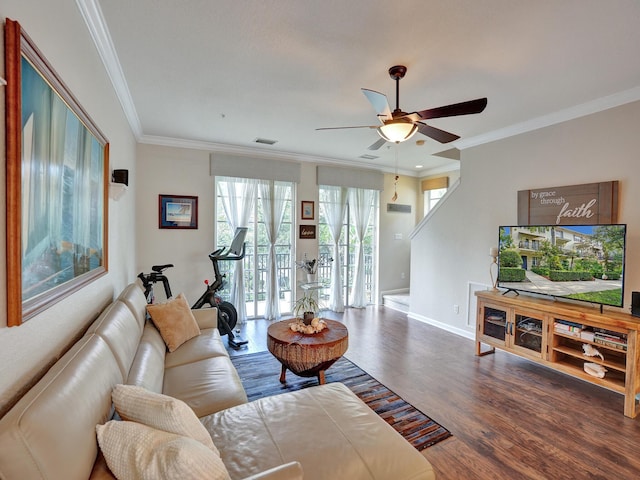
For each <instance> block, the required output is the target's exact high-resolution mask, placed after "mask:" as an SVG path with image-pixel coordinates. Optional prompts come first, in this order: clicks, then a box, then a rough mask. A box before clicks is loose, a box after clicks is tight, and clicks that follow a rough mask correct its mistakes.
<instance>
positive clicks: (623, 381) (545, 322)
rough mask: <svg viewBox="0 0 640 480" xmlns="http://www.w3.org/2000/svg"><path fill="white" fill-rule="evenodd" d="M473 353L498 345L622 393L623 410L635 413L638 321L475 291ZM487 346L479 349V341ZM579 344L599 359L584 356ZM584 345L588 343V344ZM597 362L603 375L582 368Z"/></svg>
mask: <svg viewBox="0 0 640 480" xmlns="http://www.w3.org/2000/svg"><path fill="white" fill-rule="evenodd" d="M475 294H476V296H477V297H478V312H477V313H478V316H477V329H476V355H486V354H489V353H493V352H495V348H500V349H502V350H506V351H508V352H511V353H514V354H516V355H520V356H522V357H525V358H528V359H530V360H532V361H534V362H537V363H541V364H543V365H545V366H547V367H550V368H553V369H555V370H558V371H560V372H564V373H566V374H569V375H572V376H574V377H577V378H580V379H582V380H586V381H588V382H591V383H594V384H596V385H600V386H601V387H605V388H608V389H610V390H613V391H615V392H618V393H622V394H623V395H624V414H625V415H626V416H627V417H632V418H634V417H636V416H637V415H638V413H640V409H639V408H638V402H637V401H636V395H638V393H639V392H640V347H639V346H638V331H639V330H640V319H638V318H635V317H633V316H631V315H629V314H625V313H619V312H607V311H605V312H603V313H600V310H599V309H595V308H593V307H589V306H581V305H576V304H573V303H568V302H560V301H555V300H553V299H545V298H537V297H532V296H527V295H517V296H516V295H515V294H514V293H508V294H506V295H503V294H502V292H501V291H478V292H475ZM483 343H484V344H486V345H489V346H490V348H489V349H488V350H484V351H483V350H482V344H483ZM583 345H590V346H592V347H594V348H596V349H597V350H598V351H599V352H600V353H601V354H602V355H603V357H604V360H601V359H600V358H599V357H597V356H595V357H593V356H589V357H588V356H585V355H584V351H583V350H584V347H583ZM587 348H588V347H587ZM585 362H589V363H595V364H598V365H602V366H603V367H604V368H605V369H606V373H605V375H604V378H598V377H595V376H593V375H589V374H587V373H586V372H585V371H584V368H583V367H584V364H585Z"/></svg>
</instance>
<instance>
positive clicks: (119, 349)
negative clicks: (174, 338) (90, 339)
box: [87, 301, 143, 377]
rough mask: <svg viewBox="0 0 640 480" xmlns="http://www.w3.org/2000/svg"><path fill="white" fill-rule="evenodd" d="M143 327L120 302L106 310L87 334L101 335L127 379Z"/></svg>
mask: <svg viewBox="0 0 640 480" xmlns="http://www.w3.org/2000/svg"><path fill="white" fill-rule="evenodd" d="M142 327H143V326H142V325H140V324H138V322H137V321H136V318H135V317H134V315H133V313H131V310H129V308H127V306H126V305H125V304H124V303H122V302H119V301H116V302H113V303H111V304H110V305H109V306H108V307H107V308H105V309H104V310H103V312H102V314H101V315H100V316H99V317H98V318H97V320H96V321H95V322H93V323H92V324H91V326H90V327H89V329H88V330H87V333H95V334H96V335H100V336H101V337H102V338H103V339H104V341H105V342H107V344H108V345H109V348H111V350H112V351H113V353H114V354H115V356H116V358H117V360H118V364H119V365H120V369H121V370H122V375H123V376H124V377H126V375H127V374H128V373H129V367H130V366H131V362H132V361H133V357H134V356H135V354H136V350H137V349H138V342H139V341H140V336H141V335H142Z"/></svg>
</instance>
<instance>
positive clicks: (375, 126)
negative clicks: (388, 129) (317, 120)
mask: <svg viewBox="0 0 640 480" xmlns="http://www.w3.org/2000/svg"><path fill="white" fill-rule="evenodd" d="M345 128H378V125H358V126H355V127H322V128H316V130H342V129H345Z"/></svg>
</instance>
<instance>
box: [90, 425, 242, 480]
mask: <svg viewBox="0 0 640 480" xmlns="http://www.w3.org/2000/svg"><path fill="white" fill-rule="evenodd" d="M96 433H97V435H98V444H99V445H100V450H102V453H103V455H104V458H105V460H106V461H107V465H108V466H109V469H110V470H111V472H112V473H113V474H114V475H115V476H116V478H118V480H129V479H131V480H135V479H142V480H147V479H148V480H157V479H159V478H162V479H164V480H173V479H175V480H188V479H194V480H196V479H197V480H200V479H215V480H223V479H224V480H228V479H229V473H228V472H227V468H226V467H225V466H224V463H222V460H221V459H220V457H218V456H217V455H215V454H214V453H213V452H212V451H211V450H209V449H208V448H207V447H205V446H204V445H202V444H201V443H200V442H198V441H196V440H194V439H192V438H188V437H182V436H180V435H176V434H174V433H169V432H164V431H162V430H156V429H154V428H151V427H147V426H146V425H142V424H140V423H135V422H120V421H117V420H111V421H109V422H107V423H106V424H104V425H97V426H96Z"/></svg>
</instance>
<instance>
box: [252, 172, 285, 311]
mask: <svg viewBox="0 0 640 480" xmlns="http://www.w3.org/2000/svg"><path fill="white" fill-rule="evenodd" d="M259 186H260V201H261V202H262V213H263V216H264V225H265V229H266V232H267V240H268V242H269V254H268V256H267V284H266V288H265V290H266V292H265V293H266V297H267V298H266V305H265V311H264V318H266V319H267V320H273V319H276V318H279V317H280V288H279V284H278V264H277V259H276V241H277V239H278V232H279V231H280V225H282V219H283V217H284V207H285V202H286V201H287V200H289V195H290V194H291V190H292V189H291V184H289V183H287V184H285V183H283V182H274V181H261V182H260V185H259Z"/></svg>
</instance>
